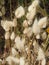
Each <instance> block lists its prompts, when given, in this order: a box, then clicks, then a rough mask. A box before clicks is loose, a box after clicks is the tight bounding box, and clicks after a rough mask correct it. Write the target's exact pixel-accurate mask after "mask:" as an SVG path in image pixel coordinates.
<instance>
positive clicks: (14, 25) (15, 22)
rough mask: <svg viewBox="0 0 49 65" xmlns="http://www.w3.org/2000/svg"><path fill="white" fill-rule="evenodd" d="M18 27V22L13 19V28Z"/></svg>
mask: <svg viewBox="0 0 49 65" xmlns="http://www.w3.org/2000/svg"><path fill="white" fill-rule="evenodd" d="M16 26H17V20H16V19H13V27H16Z"/></svg>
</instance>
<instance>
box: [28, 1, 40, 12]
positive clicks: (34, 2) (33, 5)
mask: <svg viewBox="0 0 49 65" xmlns="http://www.w3.org/2000/svg"><path fill="white" fill-rule="evenodd" d="M39 3H40V2H39V0H34V1H33V2H32V4H31V5H30V6H29V7H28V11H29V12H31V11H32V10H33V9H34V8H36V7H37V6H38V5H39Z"/></svg>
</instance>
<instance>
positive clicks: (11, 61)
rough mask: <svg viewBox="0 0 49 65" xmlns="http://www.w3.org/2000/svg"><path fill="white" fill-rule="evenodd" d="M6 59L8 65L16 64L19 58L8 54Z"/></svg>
mask: <svg viewBox="0 0 49 65" xmlns="http://www.w3.org/2000/svg"><path fill="white" fill-rule="evenodd" d="M6 61H7V63H8V64H9V65H16V64H18V63H19V59H18V58H16V57H13V56H8V57H7V58H6Z"/></svg>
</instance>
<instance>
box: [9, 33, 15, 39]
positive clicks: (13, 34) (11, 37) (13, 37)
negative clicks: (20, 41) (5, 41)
mask: <svg viewBox="0 0 49 65" xmlns="http://www.w3.org/2000/svg"><path fill="white" fill-rule="evenodd" d="M10 39H11V40H14V39H15V33H14V32H12V34H11V36H10Z"/></svg>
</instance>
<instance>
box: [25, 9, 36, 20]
mask: <svg viewBox="0 0 49 65" xmlns="http://www.w3.org/2000/svg"><path fill="white" fill-rule="evenodd" d="M35 15H36V8H34V9H33V10H32V11H31V12H28V13H27V15H26V18H27V19H28V20H32V19H33V18H34V17H35Z"/></svg>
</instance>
